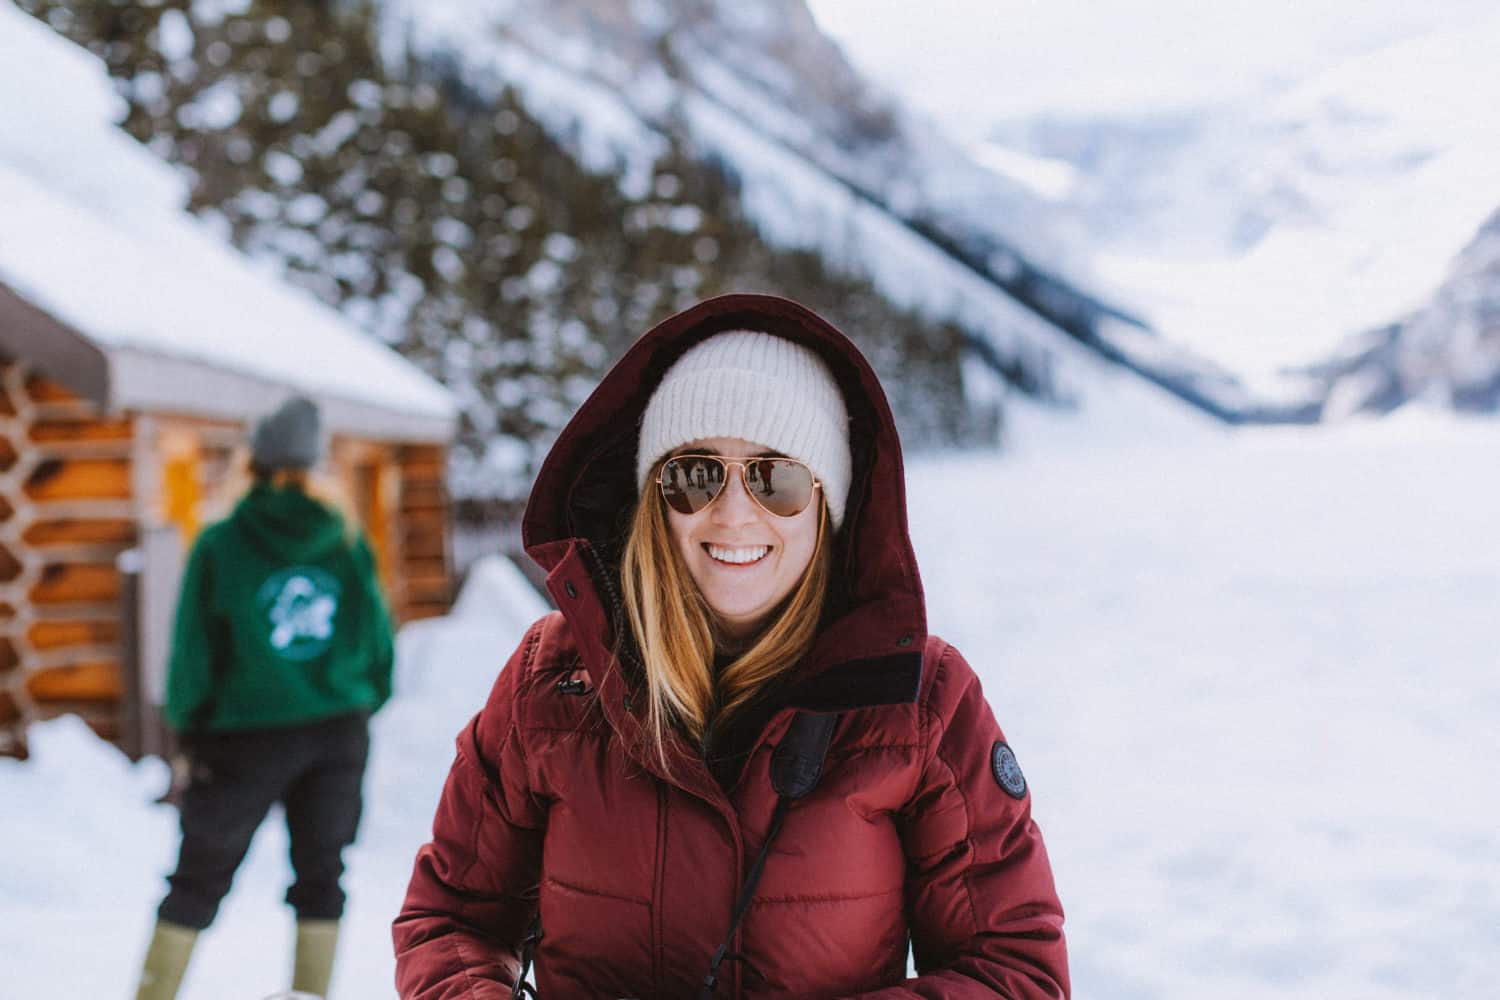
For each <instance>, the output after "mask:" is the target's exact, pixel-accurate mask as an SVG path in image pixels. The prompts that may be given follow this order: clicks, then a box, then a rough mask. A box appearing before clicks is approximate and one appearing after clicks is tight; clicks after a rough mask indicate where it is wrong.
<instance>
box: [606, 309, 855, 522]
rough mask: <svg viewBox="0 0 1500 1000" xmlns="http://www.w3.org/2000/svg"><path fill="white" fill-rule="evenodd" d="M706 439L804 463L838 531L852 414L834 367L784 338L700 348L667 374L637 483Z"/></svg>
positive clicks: (738, 333)
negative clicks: (731, 441) (745, 444)
mask: <svg viewBox="0 0 1500 1000" xmlns="http://www.w3.org/2000/svg"><path fill="white" fill-rule="evenodd" d="M708 437H733V438H744V439H745V440H747V441H754V442H755V443H756V444H758V445H762V446H764V447H766V448H770V449H772V450H773V451H779V452H781V454H783V455H786V456H788V457H790V458H795V459H797V460H798V461H801V462H805V463H806V464H807V466H808V467H809V468H810V469H812V471H813V475H814V476H816V477H817V478H818V480H819V481H820V482H821V483H822V484H823V496H824V498H825V499H826V500H827V501H828V512H829V514H830V516H831V517H832V519H833V526H834V527H835V528H837V527H838V526H839V525H840V524H842V523H843V520H844V504H845V503H846V502H847V500H848V499H849V480H850V477H851V474H852V467H853V462H852V460H851V458H850V455H849V413H848V411H847V410H846V409H845V407H844V396H843V394H842V393H841V392H839V387H838V383H837V382H835V381H834V379H833V373H832V372H830V371H829V370H828V366H827V365H825V364H824V363H823V360H822V359H821V358H819V357H818V356H817V354H815V353H814V352H813V351H812V350H811V349H809V348H807V347H803V346H802V345H801V344H796V343H793V342H792V341H790V340H787V339H785V338H784V337H777V336H774V335H772V334H769V333H759V332H756V331H753V330H730V331H727V332H725V333H718V334H715V335H714V336H712V337H709V338H708V339H707V340H705V341H703V342H702V343H699V344H695V345H693V346H692V347H691V348H689V349H688V350H687V352H686V353H684V354H683V355H682V357H680V358H678V359H677V361H676V362H675V363H674V364H673V365H672V367H671V368H669V369H667V374H666V375H664V376H663V377H662V380H661V384H660V385H658V386H657V387H656V392H655V393H653V394H652V396H651V401H650V402H649V403H647V404H646V412H645V414H644V416H642V418H641V437H640V444H639V446H638V447H637V449H636V462H635V465H636V477H635V478H636V485H637V487H639V488H640V489H645V487H646V478H647V477H648V476H649V475H650V474H651V467H652V466H653V465H655V464H656V461H657V459H659V458H661V457H662V456H663V455H665V454H666V453H667V452H669V451H672V450H673V449H675V448H680V447H682V446H683V445H685V444H688V443H690V442H693V441H697V440H699V439H700V438H708Z"/></svg>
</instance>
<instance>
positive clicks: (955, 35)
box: [808, 0, 1493, 135]
mask: <svg viewBox="0 0 1500 1000" xmlns="http://www.w3.org/2000/svg"><path fill="white" fill-rule="evenodd" d="M1492 3H1493V0H1429V2H1427V3H1417V2H1414V0H921V2H914V0H808V5H809V6H810V7H811V8H812V11H813V14H814V16H815V17H816V18H817V19H818V22H819V23H820V24H821V25H822V26H823V28H824V30H825V31H827V32H828V33H829V34H830V35H832V36H833V37H834V38H835V39H837V40H838V41H839V42H840V43H841V44H842V45H843V47H844V50H845V52H846V53H847V54H848V55H849V56H850V58H851V59H853V60H854V62H855V64H856V65H858V66H859V67H861V68H862V69H863V70H864V71H865V72H867V73H868V74H870V75H872V76H874V77H875V78H876V79H877V80H879V81H881V82H882V83H884V84H885V85H886V86H888V87H890V88H891V89H893V90H895V91H896V92H897V93H898V94H900V95H902V96H903V97H905V98H906V99H907V100H908V101H910V102H911V103H912V104H914V105H916V106H917V107H919V108H923V109H925V110H927V111H928V112H930V113H932V114H934V115H936V116H937V117H939V118H941V119H943V120H945V121H946V122H947V123H948V124H949V126H950V127H951V128H954V129H956V130H958V131H959V132H962V133H969V134H971V135H972V134H973V133H974V132H977V131H979V130H981V129H982V126H983V122H985V121H987V120H991V119H993V118H997V117H1003V116H1012V115H1024V114H1030V113H1034V112H1038V111H1050V110H1061V111H1096V110H1124V109H1144V108H1150V107H1162V106H1169V107H1170V106H1181V105H1183V104H1190V103H1199V102H1201V101H1203V100H1205V99H1212V98H1216V97H1224V96H1234V95H1236V94H1242V93H1245V92H1247V91H1250V90H1253V89H1257V88H1258V87H1259V85H1260V84H1262V83H1263V82H1265V81H1267V80H1275V79H1285V78H1288V77H1293V78H1294V77H1296V76H1298V75H1300V73H1301V72H1304V71H1305V70H1306V69H1308V68H1310V67H1315V66H1318V65H1321V64H1324V63H1326V62H1327V61H1328V60H1329V59H1330V58H1331V57H1332V56H1335V55H1339V54H1345V53H1349V52H1353V51H1358V50H1361V49H1364V48H1367V47H1369V46H1371V45H1374V44H1379V43H1381V42H1384V41H1389V40H1392V39H1395V38H1400V37H1403V36H1406V35H1410V34H1413V33H1416V32H1419V31H1422V30H1424V29H1427V28H1430V27H1432V26H1434V25H1437V24H1440V23H1445V22H1451V21H1453V20H1455V19H1458V20H1462V19H1465V18H1468V17H1471V16H1474V15H1475V14H1476V13H1477V12H1482V11H1484V10H1486V9H1488V8H1489V7H1490V6H1491V5H1492Z"/></svg>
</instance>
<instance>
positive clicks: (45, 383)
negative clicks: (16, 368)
mask: <svg viewBox="0 0 1500 1000" xmlns="http://www.w3.org/2000/svg"><path fill="white" fill-rule="evenodd" d="M26 395H27V396H28V397H30V398H31V400H32V402H36V403H66V402H71V401H72V400H75V399H77V398H78V397H77V396H76V395H75V394H74V393H73V392H72V390H70V389H69V388H68V387H67V386H65V385H63V384H62V383H61V382H55V381H53V380H52V379H50V378H47V376H45V375H36V374H33V375H30V376H28V377H27V379H26Z"/></svg>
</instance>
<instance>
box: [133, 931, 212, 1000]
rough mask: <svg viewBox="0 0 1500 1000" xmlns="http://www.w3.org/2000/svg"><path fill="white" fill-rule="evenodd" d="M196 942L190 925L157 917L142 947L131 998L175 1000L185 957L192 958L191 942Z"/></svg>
mask: <svg viewBox="0 0 1500 1000" xmlns="http://www.w3.org/2000/svg"><path fill="white" fill-rule="evenodd" d="M197 943H198V932H197V931H195V930H193V928H191V927H184V926H182V925H181V924H174V923H171V922H170V921H166V920H158V921H157V922H156V929H155V930H154V931H152V932H151V944H150V945H149V946H147V948H146V961H145V962H144V963H142V966H141V985H140V986H139V987H138V988H137V989H136V991H135V1000H175V997H176V996H177V987H178V986H180V985H181V984H182V974H183V973H184V972H186V971H187V965H188V959H190V958H192V957H193V945H195V944H197Z"/></svg>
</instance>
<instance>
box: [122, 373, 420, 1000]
mask: <svg viewBox="0 0 1500 1000" xmlns="http://www.w3.org/2000/svg"><path fill="white" fill-rule="evenodd" d="M320 445H321V428H320V419H319V414H318V409H317V406H316V405H315V404H314V403H313V402H312V401H310V400H308V399H306V398H304V397H300V396H294V397H292V398H291V399H289V400H287V401H286V402H285V403H284V404H283V405H282V406H281V407H280V408H279V409H277V410H276V411H275V412H274V413H272V414H271V415H269V416H268V417H266V418H265V419H263V420H261V421H260V422H259V423H258V424H257V425H256V427H255V431H254V433H253V435H252V438H251V474H252V477H253V480H254V481H253V485H252V486H251V487H250V489H249V491H248V492H247V493H246V494H245V496H244V497H243V498H242V499H241V500H240V501H239V503H238V504H237V506H236V507H235V508H234V511H233V513H232V514H231V515H230V516H229V517H228V518H226V519H225V520H223V521H219V522H217V523H215V524H212V525H210V526H208V527H207V528H205V529H204V530H203V531H202V533H201V534H200V535H199V537H198V540H197V541H196V542H195V543H194V545H193V549H192V552H191V553H190V554H189V556H188V561H187V568H186V570H185V572H184V574H183V580H182V591H181V595H180V597H179V599H178V605H177V621H176V627H175V631H174V634H173V643H172V653H171V660H170V663H169V665H168V671H167V698H166V705H165V714H166V718H167V722H168V724H169V725H170V726H171V727H172V728H173V729H174V730H175V731H176V733H177V734H178V742H179V744H180V745H181V746H182V748H183V749H184V751H185V752H186V755H187V757H188V760H189V762H190V766H189V778H188V783H187V787H186V789H185V791H184V792H183V796H182V808H181V821H182V845H181V849H180V853H179V855H178V861H177V869H176V871H175V872H174V873H173V874H172V875H171V876H170V877H169V878H168V883H169V885H170V889H169V891H168V893H167V896H166V898H165V899H164V900H163V901H162V903H161V906H160V908H159V909H158V911H157V922H156V926H155V929H154V931H153V934H152V938H151V943H150V945H149V946H148V948H147V953H146V958H145V962H144V967H143V969H142V973H141V980H140V986H139V988H138V991H137V993H136V996H137V1000H171V998H173V997H175V996H176V995H177V989H178V985H179V984H180V982H181V980H182V976H183V973H184V972H185V971H186V968H187V964H188V960H189V958H190V957H191V955H192V951H193V946H194V944H195V943H196V940H197V937H198V932H199V931H201V930H203V929H204V928H206V927H208V926H209V924H211V923H212V922H213V919H214V916H215V914H216V913H217V912H218V908H219V903H220V901H221V900H222V899H223V898H224V896H225V894H226V893H227V892H228V891H229V885H230V881H231V880H232V878H233V877H234V873H235V870H236V869H237V868H238V867H239V865H240V862H241V861H242V860H243V859H244V857H245V852H246V850H247V849H248V848H249V846H250V840H251V837H252V836H253V835H254V833H255V830H256V828H257V827H258V826H260V823H261V821H262V820H263V819H264V818H265V816H266V814H267V812H268V811H269V810H270V808H271V806H272V805H273V804H275V803H277V802H280V803H281V804H282V806H283V809H284V811H285V814H286V823H287V830H288V833H289V835H290V840H291V861H292V868H293V870H294V872H295V881H294V882H293V884H292V886H291V888H290V889H289V890H288V891H287V895H286V900H287V902H288V903H290V904H291V906H292V908H293V909H294V910H295V911H296V914H297V941H296V949H295V956H294V963H293V981H292V988H293V989H294V990H304V991H307V992H310V993H314V994H317V995H320V996H321V995H323V994H326V992H327V989H328V982H329V979H330V977H331V975H332V969H333V957H334V950H335V945H336V943H337V939H338V923H339V918H340V917H341V915H342V913H343V908H344V893H343V890H342V889H341V888H340V886H339V880H340V877H341V876H342V875H343V870H344V865H343V850H344V848H345V847H347V846H348V845H349V844H351V843H352V842H353V841H354V836H355V832H356V829H357V827H358V825H359V816H360V810H361V806H362V797H361V791H360V788H361V783H362V781H363V778H364V770H365V759H366V757H367V755H368V751H369V732H368V721H369V717H370V715H371V714H372V713H373V712H375V711H376V710H377V709H379V708H380V707H381V705H383V704H384V703H385V701H386V699H388V698H389V697H390V694H391V665H392V658H393V643H392V637H391V624H390V618H389V616H388V614H387V612H386V607H385V602H384V599H383V598H382V596H381V593H380V588H379V583H378V581H377V578H376V573H375V564H374V559H373V557H372V556H371V553H370V548H369V546H368V544H367V543H366V542H365V540H364V538H363V537H362V536H361V535H360V534H359V532H358V531H357V529H356V528H355V527H354V526H353V525H352V524H350V523H349V522H347V521H346V520H345V519H344V518H343V517H342V516H341V515H340V514H339V513H338V512H337V511H335V510H334V509H333V508H332V507H330V506H328V505H326V504H324V503H322V502H321V501H319V500H317V499H315V498H314V497H312V496H310V495H309V494H308V492H307V474H308V470H309V469H310V468H311V467H312V466H314V465H316V464H317V461H318V458H319V455H320Z"/></svg>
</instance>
